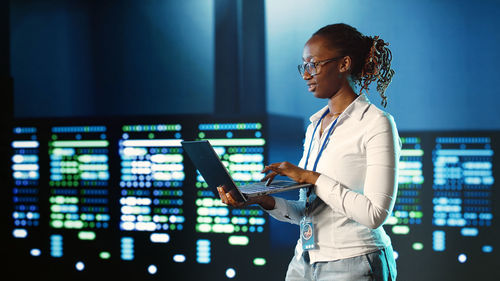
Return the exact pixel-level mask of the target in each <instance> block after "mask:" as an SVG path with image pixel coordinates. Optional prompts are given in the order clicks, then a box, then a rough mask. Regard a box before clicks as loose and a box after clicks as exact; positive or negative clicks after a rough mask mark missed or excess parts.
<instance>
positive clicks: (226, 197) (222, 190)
mask: <svg viewBox="0 0 500 281" xmlns="http://www.w3.org/2000/svg"><path fill="white" fill-rule="evenodd" d="M217 191H218V192H219V197H220V199H221V201H222V203H224V204H226V205H229V206H232V207H236V208H243V207H246V206H249V205H254V204H259V205H260V206H261V207H262V208H264V209H266V210H272V209H274V205H275V201H274V198H273V197H272V196H269V195H262V196H256V197H250V198H249V199H248V200H247V201H245V202H242V201H238V200H236V199H235V198H236V196H235V195H233V194H232V193H234V190H230V191H229V192H228V191H227V190H226V187H225V186H223V185H222V186H218V187H217Z"/></svg>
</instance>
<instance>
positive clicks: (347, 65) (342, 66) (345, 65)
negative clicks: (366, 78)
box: [339, 56, 352, 73]
mask: <svg viewBox="0 0 500 281" xmlns="http://www.w3.org/2000/svg"><path fill="white" fill-rule="evenodd" d="M339 62H340V63H339V71H340V72H342V73H346V72H349V71H351V65H352V60H351V57H350V56H345V57H343V58H342V59H340V61H339Z"/></svg>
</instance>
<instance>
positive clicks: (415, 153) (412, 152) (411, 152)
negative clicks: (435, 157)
mask: <svg viewBox="0 0 500 281" xmlns="http://www.w3.org/2000/svg"><path fill="white" fill-rule="evenodd" d="M423 155H424V151H423V150H422V149H403V150H401V156H423Z"/></svg>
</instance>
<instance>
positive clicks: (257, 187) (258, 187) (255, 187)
mask: <svg viewBox="0 0 500 281" xmlns="http://www.w3.org/2000/svg"><path fill="white" fill-rule="evenodd" d="M296 184H297V183H296V182H294V181H284V180H277V181H273V182H272V183H271V184H270V185H269V186H266V184H265V183H264V182H259V183H252V184H247V185H244V186H242V187H240V189H241V191H243V192H245V193H254V192H259V191H265V190H272V189H276V188H283V187H288V186H292V185H296Z"/></svg>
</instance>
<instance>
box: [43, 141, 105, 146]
mask: <svg viewBox="0 0 500 281" xmlns="http://www.w3.org/2000/svg"><path fill="white" fill-rule="evenodd" d="M51 145H52V146H53V147H108V146H109V142H108V141H107V140H87V141H81V140H78V141H53V142H52V143H51Z"/></svg>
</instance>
